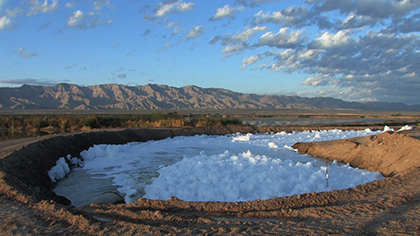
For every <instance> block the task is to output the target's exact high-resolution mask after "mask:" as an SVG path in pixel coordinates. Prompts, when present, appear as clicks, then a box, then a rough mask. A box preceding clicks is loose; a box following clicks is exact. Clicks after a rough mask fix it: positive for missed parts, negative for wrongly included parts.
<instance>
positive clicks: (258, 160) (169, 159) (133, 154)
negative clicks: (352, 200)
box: [64, 129, 382, 203]
mask: <svg viewBox="0 0 420 236" xmlns="http://www.w3.org/2000/svg"><path fill="white" fill-rule="evenodd" d="M381 132H382V131H372V130H370V129H366V130H363V131H342V130H337V129H336V130H329V131H325V130H322V131H303V132H292V133H286V132H279V133H266V134H240V133H238V134H233V135H223V136H209V135H196V136H193V137H185V136H178V137H174V138H167V139H164V140H159V141H148V142H133V143H129V144H126V145H95V146H93V147H91V148H89V150H86V151H83V152H81V154H80V155H81V157H82V158H83V160H84V163H83V165H84V167H83V169H84V170H87V173H88V174H90V175H92V178H109V179H112V181H113V183H114V185H115V186H119V188H118V191H119V192H120V193H121V194H122V195H123V196H125V201H126V202H127V203H129V202H132V201H136V200H137V199H138V198H140V197H146V198H150V199H163V200H167V199H168V198H169V197H171V196H177V197H178V198H180V199H182V200H189V201H245V200H255V199H267V198H272V197H282V196H287V195H293V194H300V193H305V192H308V193H310V192H322V191H329V190H332V189H342V188H351V187H354V186H356V185H358V184H363V183H366V182H370V181H372V180H375V179H381V178H382V175H381V174H380V173H377V172H369V171H366V170H359V169H355V168H351V167H350V166H348V165H339V164H338V163H335V162H334V163H332V164H331V166H330V168H329V187H327V184H326V179H325V177H326V176H325V174H326V163H325V162H324V161H321V160H319V159H315V158H312V157H310V156H307V155H301V154H298V153H297V152H296V150H293V148H291V146H292V145H293V144H295V143H296V142H311V141H325V140H333V139H345V138H352V137H357V136H367V135H374V134H379V133H381ZM64 167H65V166H64ZM68 179H69V178H68ZM79 181H80V180H79ZM85 184H88V183H85ZM92 191H93V189H92ZM81 194H82V193H81Z"/></svg>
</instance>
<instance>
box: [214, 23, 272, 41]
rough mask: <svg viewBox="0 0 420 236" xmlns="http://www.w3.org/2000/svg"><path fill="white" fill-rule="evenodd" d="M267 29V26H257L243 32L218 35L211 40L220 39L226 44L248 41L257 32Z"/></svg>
mask: <svg viewBox="0 0 420 236" xmlns="http://www.w3.org/2000/svg"><path fill="white" fill-rule="evenodd" d="M267 30H268V27H266V26H256V27H253V28H249V29H246V30H245V31H242V32H237V33H236V34H235V35H230V34H224V35H216V36H214V37H213V38H212V39H211V40H210V44H215V43H217V42H218V41H220V42H221V44H222V45H224V46H226V45H228V44H235V43H244V42H247V41H248V40H249V39H251V38H253V37H254V35H255V33H257V32H264V31H267Z"/></svg>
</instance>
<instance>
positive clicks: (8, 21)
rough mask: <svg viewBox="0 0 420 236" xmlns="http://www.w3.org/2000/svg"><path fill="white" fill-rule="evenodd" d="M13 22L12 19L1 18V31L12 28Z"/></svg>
mask: <svg viewBox="0 0 420 236" xmlns="http://www.w3.org/2000/svg"><path fill="white" fill-rule="evenodd" d="M12 23H13V22H12V20H11V19H10V17H7V16H2V17H0V30H5V29H9V28H10V27H11V26H12Z"/></svg>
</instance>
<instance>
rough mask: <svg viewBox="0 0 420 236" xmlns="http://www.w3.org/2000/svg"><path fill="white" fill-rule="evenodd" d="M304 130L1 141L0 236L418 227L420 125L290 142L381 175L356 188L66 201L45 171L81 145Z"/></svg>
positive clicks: (409, 231)
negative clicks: (251, 197) (200, 198)
mask: <svg viewBox="0 0 420 236" xmlns="http://www.w3.org/2000/svg"><path fill="white" fill-rule="evenodd" d="M333 128H336V127H333ZM342 128H343V129H347V128H348V129H350V128H351V129H356V127H347V128H346V127H342ZM360 128H361V129H364V128H366V127H360ZM305 129H306V130H307V129H316V127H309V128H308V127H233V126H229V127H217V128H207V127H202V128H194V129H193V128H182V129H134V130H133V129H128V130H105V131H95V132H87V133H77V134H67V135H57V136H53V137H36V138H26V139H18V140H6V141H2V142H0V155H1V159H0V204H1V206H2V207H1V210H0V234H1V235H27V234H31V235H37V234H40V235H56V234H60V235H76V234H82V235H133V234H134V235H150V234H165V235H166V234H169V235H171V234H172V235H174V234H181V235H182V234H184V235H196V234H213V235H237V234H246V235H261V234H275V235H278V234H283V235H309V234H315V235H325V234H342V235H343V234H344V235H346V234H347V235H418V234H420V228H419V226H420V188H419V186H420V169H419V167H420V152H419V150H420V140H419V138H420V133H419V132H418V131H411V132H403V133H384V134H380V135H375V136H371V137H366V138H354V139H349V140H337V141H327V142H319V143H298V144H295V145H294V148H297V149H298V150H299V152H301V153H306V154H311V155H314V156H320V157H324V158H329V159H335V160H340V161H343V162H349V163H351V165H353V166H359V167H361V168H366V169H370V170H376V171H381V172H382V173H383V174H384V175H385V176H387V177H386V178H385V179H384V180H382V181H374V182H371V183H368V184H364V185H360V186H358V187H356V188H352V189H346V190H339V191H331V192H324V193H306V194H300V195H294V196H290V197H283V198H273V199H269V200H264V201H261V200H256V201H249V202H234V203H222V202H184V201H181V200H179V199H177V198H175V197H173V198H171V199H170V200H168V201H156V200H147V199H140V200H139V201H138V202H135V203H130V204H116V205H102V204H99V205H93V204H92V205H90V206H86V207H83V208H74V207H72V206H71V205H69V201H68V200H67V199H65V198H63V197H59V196H56V195H55V194H54V193H53V192H51V189H52V188H53V187H54V186H53V185H52V183H51V181H50V180H49V178H48V176H47V171H48V170H49V169H50V168H51V167H52V166H53V165H54V164H55V161H56V160H57V159H58V158H59V157H61V156H65V155H67V154H71V155H73V156H78V154H79V153H80V151H82V150H85V149H87V148H89V147H90V146H92V145H94V144H99V143H121V144H122V143H127V142H130V141H146V140H150V139H154V140H156V139H162V138H166V137H172V136H176V135H194V134H203V133H205V134H227V133H235V132H242V133H245V132H251V133H261V132H270V131H274V132H277V131H282V130H286V131H292V130H305ZM320 129H321V128H320ZM322 129H326V127H322ZM81 184H83V183H81Z"/></svg>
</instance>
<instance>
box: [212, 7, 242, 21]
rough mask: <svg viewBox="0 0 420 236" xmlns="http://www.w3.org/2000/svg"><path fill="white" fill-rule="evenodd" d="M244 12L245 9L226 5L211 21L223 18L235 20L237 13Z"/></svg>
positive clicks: (219, 9)
mask: <svg viewBox="0 0 420 236" xmlns="http://www.w3.org/2000/svg"><path fill="white" fill-rule="evenodd" d="M244 10H245V7H238V8H232V7H229V5H225V6H224V7H221V8H218V9H217V11H216V14H214V15H213V16H212V17H211V18H210V19H209V20H211V21H216V20H221V19H223V18H230V19H235V13H236V12H241V11H244Z"/></svg>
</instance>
